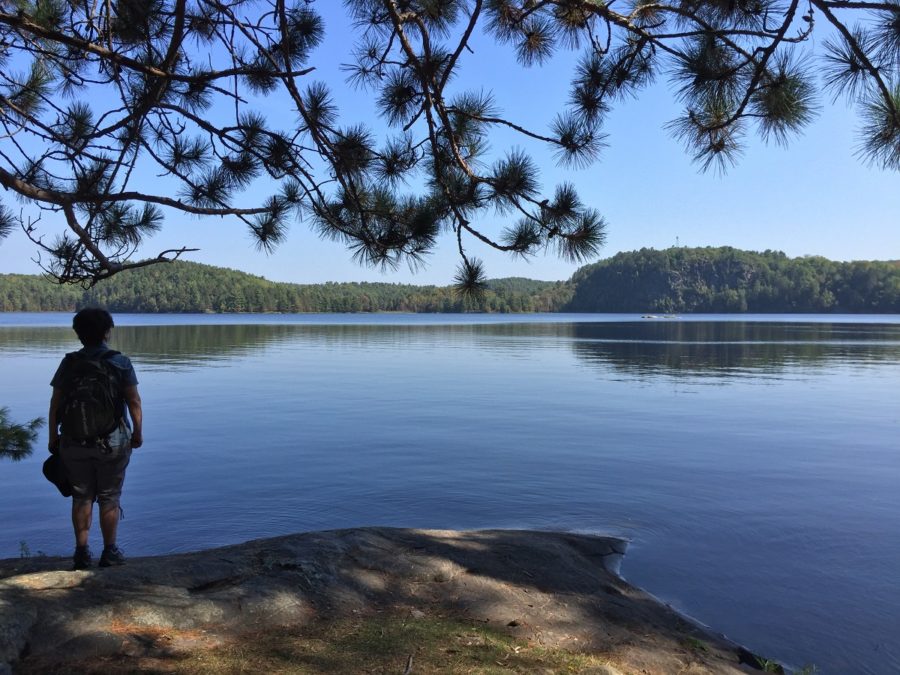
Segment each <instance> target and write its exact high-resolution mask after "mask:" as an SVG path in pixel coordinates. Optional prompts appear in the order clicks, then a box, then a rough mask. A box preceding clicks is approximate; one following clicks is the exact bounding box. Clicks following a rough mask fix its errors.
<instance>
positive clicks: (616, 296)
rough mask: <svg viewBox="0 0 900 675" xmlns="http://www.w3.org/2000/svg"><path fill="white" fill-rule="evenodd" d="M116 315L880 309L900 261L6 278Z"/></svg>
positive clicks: (60, 300)
mask: <svg viewBox="0 0 900 675" xmlns="http://www.w3.org/2000/svg"><path fill="white" fill-rule="evenodd" d="M87 305H101V306H104V307H107V308H109V309H110V310H111V311H113V312H461V311H483V312H560V311H572V312H666V313H668V312H871V313H900V263H898V262H897V261H887V262H866V261H857V262H849V263H842V262H834V261H831V260H827V259H825V258H818V257H804V258H788V257H787V256H786V255H784V254H783V253H780V252H777V251H765V252H764V253H753V252H749V251H740V250H737V249H733V248H727V247H724V248H670V249H665V250H654V249H641V250H640V251H633V252H630V253H619V254H617V255H615V256H613V257H612V258H609V259H607V260H602V261H600V262H598V263H596V264H594V265H589V266H587V267H583V268H581V269H580V270H579V271H578V272H576V273H575V275H574V276H573V277H572V279H571V281H568V282H563V281H559V282H550V281H534V280H531V279H522V278H509V279H495V280H493V281H490V282H488V290H487V291H486V293H485V294H484V296H483V297H482V298H481V299H480V300H473V299H462V298H460V297H459V296H457V295H456V293H455V292H454V290H453V288H452V287H449V286H445V287H439V286H410V285H403V284H388V283H326V284H314V285H300V284H285V283H275V282H272V281H267V280H266V279H263V278H261V277H256V276H253V275H250V274H245V273H243V272H236V271H234V270H228V269H223V268H219V267H211V266H208V265H201V264H199V263H189V262H175V263H172V264H169V265H158V266H151V267H147V268H142V269H138V270H134V271H131V272H129V273H127V274H120V275H116V276H115V277H113V278H112V279H109V280H108V281H104V282H101V283H99V284H97V285H96V286H95V287H94V288H92V289H89V290H84V289H82V288H79V287H77V286H59V285H56V284H53V283H52V282H50V281H48V280H47V279H45V278H43V277H39V276H33V275H13V274H7V275H0V311H6V312H11V311H20V312H21V311H27V312H40V311H72V310H75V309H76V308H78V307H84V306H87Z"/></svg>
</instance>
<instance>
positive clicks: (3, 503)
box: [0, 314, 900, 673]
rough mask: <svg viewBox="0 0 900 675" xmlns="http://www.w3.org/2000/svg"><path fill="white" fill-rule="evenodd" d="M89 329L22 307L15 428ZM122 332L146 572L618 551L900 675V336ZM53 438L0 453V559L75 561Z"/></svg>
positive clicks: (844, 329)
mask: <svg viewBox="0 0 900 675" xmlns="http://www.w3.org/2000/svg"><path fill="white" fill-rule="evenodd" d="M70 321H71V316H70V315H54V314H40V315H37V314H6V315H2V314H0V406H7V407H9V408H10V410H11V413H12V415H13V418H14V419H15V420H17V421H25V420H27V419H30V418H32V417H35V416H38V415H46V408H47V403H48V400H49V394H50V387H49V384H48V383H49V381H50V377H51V375H52V374H53V371H54V369H55V368H56V365H57V364H58V362H59V359H60V358H61V356H62V355H63V353H64V352H66V351H71V350H74V349H76V348H77V347H78V345H77V342H76V341H75V339H74V334H73V333H72V331H71V329H69V328H68V325H70ZM116 321H117V324H118V327H117V328H116V329H115V331H114V334H113V340H112V342H111V344H112V346H113V347H115V348H116V349H119V350H121V351H123V352H125V353H127V354H129V355H130V356H131V357H132V360H133V362H134V364H135V368H136V370H137V373H138V378H139V380H140V387H141V393H142V396H143V399H144V410H145V445H144V447H143V448H141V449H140V450H138V451H136V452H135V456H134V459H133V460H132V466H131V468H130V470H129V474H128V481H127V484H126V489H125V495H124V499H123V505H124V508H125V511H126V520H125V521H124V522H123V524H122V527H121V535H120V543H121V544H122V546H123V548H124V550H125V551H126V553H127V554H129V555H131V556H139V555H148V554H161V553H169V552H174V551H189V550H195V549H200V548H206V547H210V546H218V545H223V544H231V543H235V542H240V541H244V540H247V539H255V538H260V537H269V536H274V535H280V534H286V533H291V532H298V531H304V530H320V529H332V528H345V527H354V526H363V525H394V526H403V527H427V528H537V529H552V530H572V531H578V532H591V533H601V534H615V535H620V536H624V537H627V538H628V539H629V540H631V542H632V544H631V547H630V549H629V553H628V555H627V556H626V557H625V560H624V562H623V565H622V573H623V575H624V576H625V577H626V578H627V579H628V580H629V581H631V582H632V583H635V584H637V585H639V586H642V587H644V588H645V589H647V590H648V591H650V592H652V593H654V594H655V595H657V596H658V597H660V598H661V599H663V600H664V601H666V602H668V603H670V604H672V605H673V606H675V607H676V608H677V609H679V610H681V611H683V612H684V613H686V614H689V615H691V616H693V617H694V618H696V619H697V620H699V621H701V622H703V623H705V624H708V625H709V626H712V627H713V628H714V629H715V630H717V631H720V632H724V633H725V634H727V635H728V636H729V637H731V638H732V639H734V640H737V641H738V642H741V643H743V644H745V645H747V646H748V647H750V648H751V649H753V650H755V651H756V652H758V653H761V654H763V655H766V656H768V657H771V658H776V659H780V660H784V661H786V662H787V663H789V664H790V665H792V666H797V667H799V666H803V665H806V664H815V665H816V666H818V668H819V671H818V672H821V673H898V672H900V644H898V640H900V452H898V448H900V396H898V392H900V317H896V316H891V317H883V316H882V317H868V316H852V317H834V316H830V317H826V316H822V317H817V316H775V317H768V316H756V317H752V316H751V317H748V316H742V317H734V316H730V317H725V316H705V317H690V318H685V319H683V320H642V319H641V318H640V317H638V316H625V315H527V316H449V317H448V316H422V315H415V316H405V315H403V316H394V315H376V316H359V315H349V316H348V315H338V316H322V315H303V316H277V315H274V316H147V315H117V316H116ZM45 445H46V429H44V430H43V431H42V434H41V436H40V439H39V445H38V451H37V452H36V453H35V455H34V456H33V457H31V458H29V459H27V460H25V461H22V462H19V463H12V462H9V461H0V518H2V520H3V526H2V528H0V557H16V556H18V555H19V554H20V548H21V545H20V542H25V543H26V544H25V545H27V547H28V548H29V549H30V550H31V551H32V552H36V551H44V552H46V553H48V554H54V555H57V554H58V555H69V554H70V553H71V542H70V539H71V534H70V525H69V522H68V508H69V507H68V503H67V502H66V501H65V500H63V499H62V498H60V497H59V496H58V494H57V493H56V492H55V490H54V488H52V486H50V484H49V483H47V482H45V481H44V479H43V477H42V476H41V473H40V463H41V462H42V461H43V459H44V456H45V455H44V452H43V449H42V448H43V447H45ZM95 529H96V528H95ZM92 536H93V537H94V539H93V544H94V548H95V549H98V548H99V545H100V542H99V531H95V532H93V533H92Z"/></svg>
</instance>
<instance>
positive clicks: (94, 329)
mask: <svg viewBox="0 0 900 675" xmlns="http://www.w3.org/2000/svg"><path fill="white" fill-rule="evenodd" d="M114 325H115V324H114V323H113V318H112V315H111V314H110V313H109V312H107V311H106V310H105V309H100V308H99V307H88V308H86V309H82V310H81V311H80V312H78V314H76V315H75V318H74V319H72V328H73V329H74V331H75V334H76V335H77V336H78V339H79V340H81V344H83V345H84V346H85V347H94V346H96V345H99V344H100V343H101V342H103V340H104V338H105V337H106V334H107V333H108V332H109V329H110V328H112V327H113V326H114Z"/></svg>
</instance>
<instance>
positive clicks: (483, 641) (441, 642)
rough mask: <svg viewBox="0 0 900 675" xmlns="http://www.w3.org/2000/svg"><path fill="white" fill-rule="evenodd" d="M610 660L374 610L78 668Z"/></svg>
mask: <svg viewBox="0 0 900 675" xmlns="http://www.w3.org/2000/svg"><path fill="white" fill-rule="evenodd" d="M410 658H412V663H411V664H410ZM608 663H609V661H608V660H607V659H604V658H602V657H599V656H596V655H590V654H579V653H573V652H568V651H565V650H562V649H548V648H544V647H538V646H535V645H532V644H530V643H529V642H527V641H525V640H521V639H517V638H514V637H511V636H509V635H506V634H505V633H503V632H502V631H500V630H497V629H492V628H490V627H488V626H486V625H484V624H479V623H471V622H466V621H462V620H459V619H451V618H444V617H426V618H422V619H414V618H408V617H398V616H396V615H393V616H391V615H376V616H373V617H366V618H360V619H354V620H338V621H332V622H325V621H322V622H318V623H315V624H313V625H309V626H302V627H292V628H280V629H275V630H269V631H265V632H262V631H260V632H257V633H248V634H246V635H244V636H243V637H242V638H241V639H240V640H236V641H234V642H232V643H229V644H225V645H222V646H218V647H212V648H203V649H195V650H193V651H192V652H191V653H189V654H178V655H172V656H170V657H166V658H159V657H156V658H146V657H145V658H139V659H134V660H131V661H130V662H129V660H125V659H121V658H118V659H115V660H112V659H110V660H108V661H107V660H94V661H92V662H91V664H90V665H89V666H88V668H86V669H85V670H83V671H81V672H90V673H95V674H99V673H104V674H111V673H124V672H135V671H138V670H139V671H140V672H144V673H148V672H151V673H152V672H158V673H163V672H164V673H180V674H184V675H195V674H200V673H204V674H205V673H217V674H218V673H223V674H224V673H373V674H374V673H391V674H392V675H400V674H401V673H403V672H404V671H406V670H407V666H411V667H410V668H409V672H411V673H413V674H414V675H425V674H429V673H434V674H437V673H441V674H444V673H460V674H461V673H483V674H485V675H491V674H500V673H529V674H531V673H547V672H552V673H560V674H562V673H580V672H584V671H586V670H588V671H589V670H590V669H591V668H592V667H594V668H596V667H599V666H602V665H606V664H608ZM68 665H69V666H72V665H73V664H68ZM79 665H80V664H79ZM85 665H87V664H85Z"/></svg>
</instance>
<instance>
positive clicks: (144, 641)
mask: <svg viewBox="0 0 900 675" xmlns="http://www.w3.org/2000/svg"><path fill="white" fill-rule="evenodd" d="M625 546H626V544H625V542H623V541H621V540H617V539H613V538H605V537H593V536H585V535H574V534H567V533H552V532H525V531H478V532H452V531H426V530H402V529H390V528H363V529H354V530H338V531H331V532H318V533H306V534H297V535H291V536H286V537H279V538H275V539H267V540H259V541H252V542H248V543H246V544H241V545H238V546H230V547H226V548H221V549H215V550H210V551H201V552H197V553H190V554H184V555H173V556H162V557H155V558H142V559H133V560H130V561H129V562H128V564H127V565H126V566H124V567H119V568H108V569H92V570H86V571H81V572H71V571H65V570H66V569H67V567H68V564H69V561H68V560H64V559H49V558H43V559H25V560H8V561H0V673H2V672H4V671H9V670H12V671H13V672H61V671H68V672H73V671H79V669H80V668H81V667H83V666H84V665H85V664H92V665H91V667H90V670H91V671H93V672H105V671H104V668H103V666H102V664H103V663H107V664H110V663H115V664H117V665H116V668H118V670H117V669H116V668H112V667H111V666H110V672H121V669H122V668H125V669H126V670H127V669H129V668H130V669H131V670H140V664H141V659H147V658H152V659H155V662H156V663H159V662H160V660H162V662H165V660H166V659H176V658H177V657H178V655H179V654H184V653H186V652H196V651H197V650H204V649H210V648H214V647H215V646H216V645H221V644H223V643H226V642H232V643H233V642H235V641H238V642H239V641H241V640H242V639H248V638H247V636H250V635H253V634H256V635H259V634H260V631H265V630H274V629H277V628H279V627H285V626H290V627H295V628H296V630H298V631H302V630H304V627H311V626H314V625H319V624H321V623H322V622H328V621H336V620H340V619H342V618H346V617H348V616H354V617H365V616H367V615H373V614H374V613H386V612H388V613H390V612H393V613H404V614H406V615H408V616H410V617H412V618H413V619H415V618H416V617H419V618H421V617H426V616H429V615H440V616H442V617H446V616H453V617H461V618H465V619H466V620H470V621H478V622H483V623H484V624H488V625H491V626H493V627H496V628H497V629H498V630H502V631H504V632H506V633H509V634H511V635H514V636H516V637H517V638H522V639H524V640H527V641H528V642H529V643H538V644H540V645H546V646H548V647H553V648H563V649H569V650H576V651H580V652H587V653H592V654H602V655H604V656H605V657H606V660H607V662H608V663H610V664H612V665H611V666H610V669H609V670H607V671H606V672H615V671H616V669H618V670H620V671H621V672H641V673H674V672H683V673H730V672H745V671H746V670H747V669H748V666H746V665H743V664H742V662H751V661H752V660H753V659H752V655H749V654H748V653H747V652H746V651H745V650H742V649H741V648H739V647H738V646H736V645H734V644H732V643H730V642H728V641H727V640H725V639H724V638H722V637H719V636H715V635H712V634H710V633H708V632H706V631H704V630H703V629H701V628H700V627H698V626H696V625H694V624H692V623H689V622H688V621H686V620H685V619H683V618H682V617H681V616H679V615H677V614H676V613H675V612H673V611H672V610H671V609H669V608H668V607H666V606H664V605H662V604H661V603H659V602H658V601H656V600H655V599H653V598H652V597H651V596H649V595H648V594H646V593H644V592H643V591H641V590H639V589H637V588H634V587H632V586H630V585H629V584H627V583H626V582H624V581H623V580H622V579H621V578H620V577H619V576H618V575H617V574H616V570H617V565H618V561H619V560H620V558H621V556H622V555H623V554H624V552H625ZM698 645H700V646H702V648H698ZM79 664H80V665H79ZM129 664H130V665H129ZM315 672H319V671H315ZM410 672H415V671H414V670H411V671H410Z"/></svg>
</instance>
